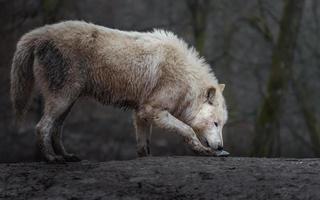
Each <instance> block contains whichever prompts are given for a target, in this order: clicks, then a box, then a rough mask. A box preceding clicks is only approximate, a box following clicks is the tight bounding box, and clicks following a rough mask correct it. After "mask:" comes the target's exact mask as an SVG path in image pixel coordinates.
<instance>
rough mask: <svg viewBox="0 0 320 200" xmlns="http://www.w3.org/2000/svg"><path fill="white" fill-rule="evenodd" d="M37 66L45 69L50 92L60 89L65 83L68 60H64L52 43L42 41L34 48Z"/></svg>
mask: <svg viewBox="0 0 320 200" xmlns="http://www.w3.org/2000/svg"><path fill="white" fill-rule="evenodd" d="M36 56H37V57H38V60H39V64H40V65H42V67H43V68H44V69H45V75H46V79H47V80H48V82H49V89H50V90H58V89H61V88H62V87H63V86H64V85H65V82H66V79H67V76H68V72H69V64H70V60H69V59H67V58H65V57H64V56H63V54H62V53H61V52H60V50H59V49H58V48H57V47H56V46H55V45H54V42H53V41H44V42H42V43H41V44H40V45H39V46H38V47H37V48H36Z"/></svg>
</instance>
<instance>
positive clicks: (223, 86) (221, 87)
mask: <svg viewBox="0 0 320 200" xmlns="http://www.w3.org/2000/svg"><path fill="white" fill-rule="evenodd" d="M219 87H220V90H221V92H223V90H224V88H225V87H226V85H225V84H219Z"/></svg>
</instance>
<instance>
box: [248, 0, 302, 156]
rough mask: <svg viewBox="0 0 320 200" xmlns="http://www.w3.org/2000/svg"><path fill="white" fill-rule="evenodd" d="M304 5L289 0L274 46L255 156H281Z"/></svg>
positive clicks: (259, 115) (256, 137) (255, 139)
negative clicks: (283, 122)
mask: <svg viewBox="0 0 320 200" xmlns="http://www.w3.org/2000/svg"><path fill="white" fill-rule="evenodd" d="M303 8H304V0H285V6H284V9H283V14H282V19H281V22H280V30H279V36H278V40H277V43H276V45H275V47H274V49H273V55H272V66H271V71H270V76H269V80H268V83H267V94H266V96H265V98H264V99H263V103H262V106H261V109H260V111H259V113H258V116H257V120H256V129H255V136H254V141H253V142H254V144H253V145H254V146H253V152H252V154H253V155H254V156H279V155H280V144H279V118H280V116H281V100H282V97H283V95H284V93H285V91H286V88H287V85H288V80H289V79H290V77H291V70H292V67H291V65H292V63H293V58H294V50H295V46H296V40H297V36H298V32H299V27H300V21H301V18H302V12H303Z"/></svg>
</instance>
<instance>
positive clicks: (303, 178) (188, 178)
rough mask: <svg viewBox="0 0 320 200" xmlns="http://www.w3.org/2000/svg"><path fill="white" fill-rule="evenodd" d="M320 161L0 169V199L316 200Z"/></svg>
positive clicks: (196, 160)
mask: <svg viewBox="0 0 320 200" xmlns="http://www.w3.org/2000/svg"><path fill="white" fill-rule="evenodd" d="M319 173H320V159H261V158H212V157H150V158H144V159H136V160H129V161H111V162H101V163H95V162H88V161H83V162H81V163H69V164H66V165H48V164H45V163H19V164H1V165H0V177H1V183H0V199H320V176H319Z"/></svg>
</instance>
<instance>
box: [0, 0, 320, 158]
mask: <svg viewBox="0 0 320 200" xmlns="http://www.w3.org/2000/svg"><path fill="white" fill-rule="evenodd" d="M69 19H77V20H85V21H87V22H93V23H96V24H99V25H103V26H107V27H111V28H117V29H123V30H136V31H149V30H152V29H154V28H161V29H166V30H170V31H173V32H175V33H176V34H177V35H178V36H180V37H181V38H183V39H185V40H186V41H187V42H188V43H190V44H192V45H194V46H195V47H196V48H197V49H198V51H199V52H200V53H201V55H203V56H204V57H205V58H206V60H207V62H208V63H210V65H211V66H212V68H213V70H214V72H215V73H216V76H217V77H218V79H219V80H220V82H222V83H225V84H226V89H225V96H226V100H227V104H228V108H229V121H228V123H227V125H226V126H225V129H224V144H225V149H226V150H227V151H229V152H231V154H232V156H267V157H279V156H280V157H319V156H320V118H319V114H320V106H319V103H320V101H319V100H320V93H319V90H320V79H319V77H320V66H319V65H320V56H319V55H320V40H319V39H318V38H320V2H319V1H318V0H251V1H243V0H232V1H225V0H175V1H172V0H108V1H106V0H78V1H75V0H0V25H1V27H0V34H1V38H0V57H1V59H0V70H1V71H0V95H1V96H0V105H1V106H0V162H17V161H34V160H37V159H38V157H39V155H38V153H37V152H38V150H37V146H36V144H35V134H34V126H35V124H36V123H37V121H38V120H39V118H40V115H41V99H40V98H39V97H37V98H35V99H34V101H33V105H32V108H31V111H30V112H29V114H28V116H27V120H26V122H25V123H24V124H23V126H22V127H21V128H17V127H15V126H13V123H12V120H13V116H12V111H11V104H10V101H9V82H10V80H9V73H10V66H11V60H12V56H13V53H14V50H15V45H16V43H17V41H18V39H19V37H21V36H22V35H23V34H24V33H26V32H27V31H29V30H31V29H33V28H36V27H39V26H42V25H44V24H48V23H54V22H58V21H63V20H69ZM131 122H132V120H131V113H130V111H129V112H128V111H126V112H124V111H121V110H118V109H115V108H112V107H109V106H102V105H100V104H99V103H97V102H95V101H94V100H91V99H83V100H81V101H79V102H77V104H76V105H75V106H74V107H73V110H72V112H71V114H70V115H69V117H68V119H67V121H66V123H65V127H64V141H65V144H66V147H67V149H68V150H69V151H71V152H75V153H76V154H78V155H79V156H80V157H81V158H83V159H89V160H98V161H104V160H124V159H131V158H135V157H136V152H135V136H134V132H133V125H132V123H131ZM151 150H152V154H153V155H156V156H158V155H162V156H164V155H192V152H191V151H190V150H189V148H188V146H186V145H185V144H184V143H183V141H182V139H181V138H180V137H178V136H176V135H175V134H172V133H168V132H165V131H163V130H159V129H156V130H155V131H154V134H153V139H152V146H151Z"/></svg>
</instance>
